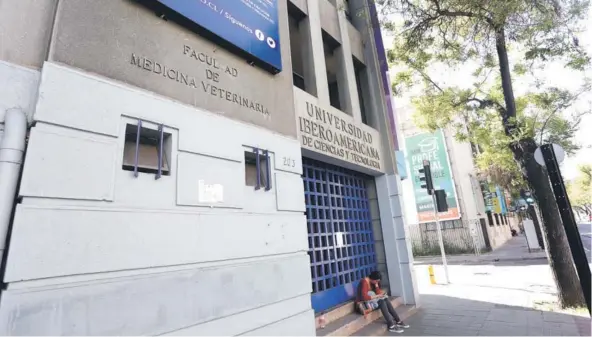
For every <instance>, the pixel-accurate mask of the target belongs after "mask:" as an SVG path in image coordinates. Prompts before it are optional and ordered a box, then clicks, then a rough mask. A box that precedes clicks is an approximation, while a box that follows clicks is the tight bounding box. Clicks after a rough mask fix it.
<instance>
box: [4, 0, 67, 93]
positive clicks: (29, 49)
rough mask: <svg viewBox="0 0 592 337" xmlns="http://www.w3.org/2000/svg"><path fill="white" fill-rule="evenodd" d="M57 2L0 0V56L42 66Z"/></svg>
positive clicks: (27, 65) (50, 0)
mask: <svg viewBox="0 0 592 337" xmlns="http://www.w3.org/2000/svg"><path fill="white" fill-rule="evenodd" d="M57 3H58V0H43V1H38V0H0V41H2V43H0V60H3V61H7V62H11V63H14V64H18V65H22V66H25V67H28V68H33V69H39V68H41V66H42V65H43V62H44V61H45V60H46V57H47V52H48V48H49V40H50V37H51V33H52V27H53V22H54V17H55V8H56V5H57ZM0 92H1V91H0Z"/></svg>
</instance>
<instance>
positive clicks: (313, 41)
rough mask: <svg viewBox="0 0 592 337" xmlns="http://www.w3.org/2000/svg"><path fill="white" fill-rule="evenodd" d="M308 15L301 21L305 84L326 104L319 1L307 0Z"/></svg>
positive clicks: (309, 90)
mask: <svg viewBox="0 0 592 337" xmlns="http://www.w3.org/2000/svg"><path fill="white" fill-rule="evenodd" d="M307 8H308V16H307V17H306V18H305V19H303V20H302V21H301V22H300V32H301V35H302V39H303V40H304V41H303V42H302V49H303V54H304V55H303V56H304V58H303V60H306V61H308V62H303V65H304V67H303V68H304V70H303V71H304V81H305V83H304V85H305V87H306V88H307V91H308V92H310V93H311V94H313V95H315V96H316V97H317V98H318V99H319V103H320V104H321V105H324V106H328V105H330V98H329V86H328V85H327V67H326V65H325V50H324V47H323V34H322V28H321V11H320V9H319V1H307Z"/></svg>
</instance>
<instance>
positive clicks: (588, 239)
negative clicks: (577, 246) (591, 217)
mask: <svg viewBox="0 0 592 337" xmlns="http://www.w3.org/2000/svg"><path fill="white" fill-rule="evenodd" d="M578 230H579V231H580V236H581V237H582V244H583V245H584V250H586V257H587V258H588V263H592V223H583V224H578Z"/></svg>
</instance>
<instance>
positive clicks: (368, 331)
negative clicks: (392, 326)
mask: <svg viewBox="0 0 592 337" xmlns="http://www.w3.org/2000/svg"><path fill="white" fill-rule="evenodd" d="M417 310H418V309H417V307H416V306H414V305H401V306H399V307H398V308H397V314H399V317H400V318H401V320H403V321H406V320H407V319H408V318H409V317H410V316H411V315H413V314H415V313H416V312H417ZM381 316H382V315H381ZM386 332H387V326H386V322H385V321H384V320H383V319H377V320H375V321H374V322H371V323H370V324H367V325H366V326H365V327H363V328H362V329H360V330H358V331H356V332H355V334H356V336H382V335H384V334H385V333H386ZM404 334H405V333H403V335H404Z"/></svg>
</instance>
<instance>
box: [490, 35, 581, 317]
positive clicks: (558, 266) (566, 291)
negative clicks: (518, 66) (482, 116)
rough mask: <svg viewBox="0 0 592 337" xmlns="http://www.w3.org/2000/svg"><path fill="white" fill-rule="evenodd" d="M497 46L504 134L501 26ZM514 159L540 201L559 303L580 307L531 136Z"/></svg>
mask: <svg viewBox="0 0 592 337" xmlns="http://www.w3.org/2000/svg"><path fill="white" fill-rule="evenodd" d="M496 50H497V54H498V60H499V67H500V73H501V78H502V90H503V93H504V101H505V104H506V107H505V111H504V112H503V113H502V120H503V123H504V128H505V132H506V134H508V136H510V137H512V136H513V135H514V131H515V129H516V120H515V118H516V102H515V99H514V91H513V89H512V79H511V76H510V62H509V60H508V51H507V49H506V38H505V32H504V29H503V27H502V28H498V29H496ZM510 148H511V150H512V152H513V154H514V159H516V161H517V162H518V163H519V164H520V167H521V168H522V173H523V174H524V176H525V179H526V181H527V182H528V184H529V186H530V189H531V191H532V192H533V194H534V195H533V196H534V198H535V200H536V201H537V203H538V205H539V210H540V212H541V216H542V219H541V220H542V222H543V228H544V233H545V237H546V239H547V240H546V241H547V255H548V256H549V265H550V266H551V270H552V272H553V277H554V278H555V283H556V285H557V290H558V293H559V302H560V304H561V306H562V307H580V306H584V305H585V303H586V302H585V300H584V294H583V292H582V289H581V286H580V283H579V278H578V274H577V273H576V269H575V267H574V262H573V259H572V256H571V251H570V248H569V244H568V242H567V237H566V235H565V229H564V228H563V222H562V220H561V216H560V214H559V208H558V206H557V202H556V201H555V195H554V194H553V190H552V188H551V183H550V181H549V177H548V175H547V170H546V169H545V168H543V167H542V166H540V165H539V164H538V163H537V162H536V161H535V160H534V151H535V150H536V148H537V145H536V142H535V141H534V139H532V138H529V139H522V140H520V141H517V142H515V143H513V144H512V145H511V146H510Z"/></svg>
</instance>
